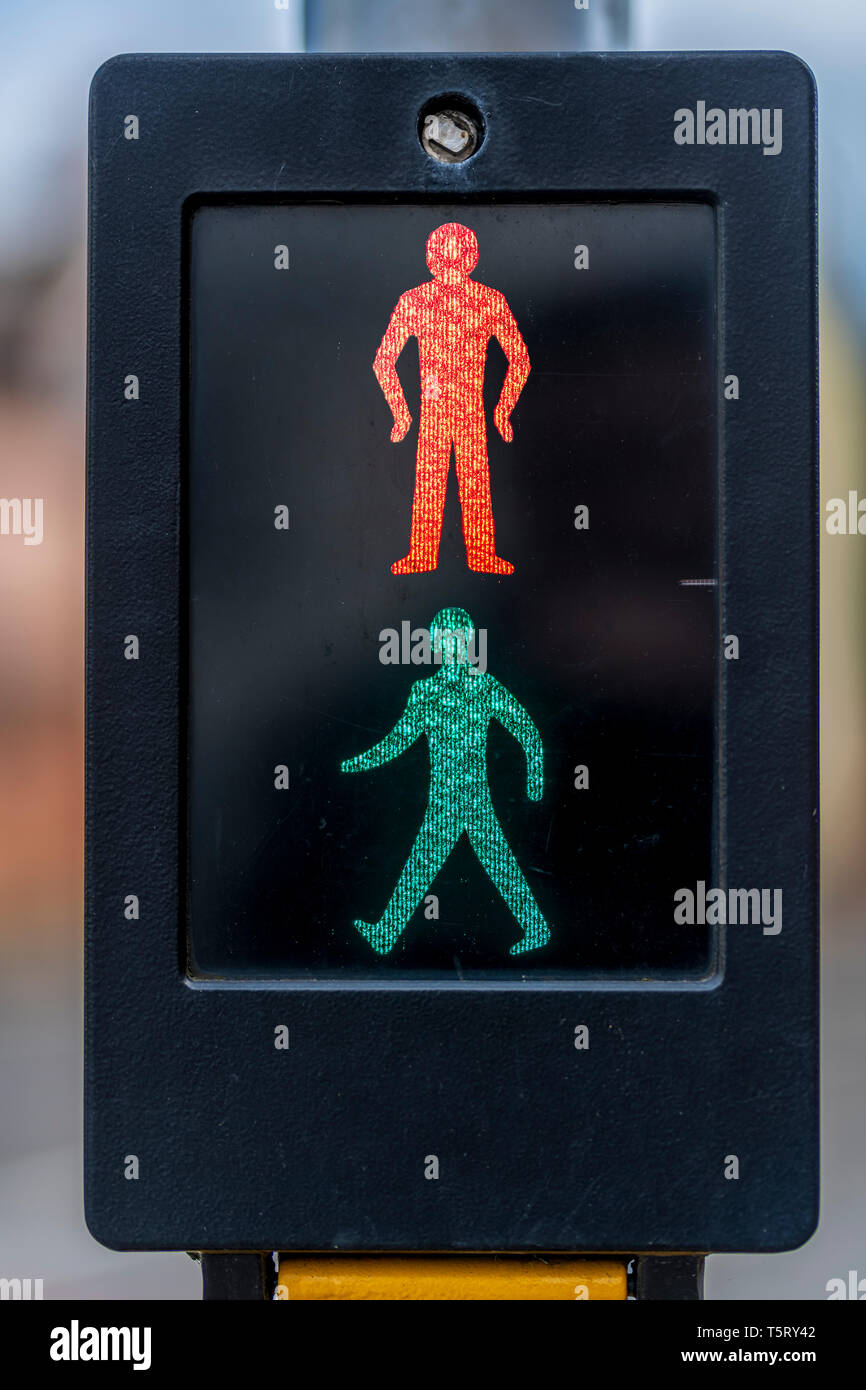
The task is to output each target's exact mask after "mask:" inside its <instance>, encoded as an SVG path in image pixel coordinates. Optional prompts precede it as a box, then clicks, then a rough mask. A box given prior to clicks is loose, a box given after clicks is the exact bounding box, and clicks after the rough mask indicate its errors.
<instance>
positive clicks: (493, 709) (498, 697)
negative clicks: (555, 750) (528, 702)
mask: <svg viewBox="0 0 866 1390" xmlns="http://www.w3.org/2000/svg"><path fill="white" fill-rule="evenodd" d="M491 679H492V677H491ZM490 713H491V714H492V715H493V716H494V718H496V719H498V720H499V722H500V724H501V725H502V726H503V727H504V728H506V729H507V730H508V732H509V733H510V734H512V735H513V736H514V738H516V739H517V742H518V743H519V744H520V745H521V746H522V748H523V751H524V753H525V754H526V794H527V796H528V797H529V799H530V801H540V800H541V794H542V791H543V790H544V749H543V747H542V744H541V734H540V733H539V732H538V730H537V729H536V727H535V725H534V724H533V722H532V720H531V719H530V717H529V715H528V714H527V713H526V710H525V709H524V708H523V706H522V704H521V703H520V701H519V700H516V699H515V698H514V696H513V695H512V694H511V692H510V691H509V690H506V689H505V686H504V685H500V684H499V681H497V680H493V692H492V696H491V701H490Z"/></svg>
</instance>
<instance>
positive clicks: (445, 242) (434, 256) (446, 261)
mask: <svg viewBox="0 0 866 1390" xmlns="http://www.w3.org/2000/svg"><path fill="white" fill-rule="evenodd" d="M427 264H428V266H429V267H430V273H431V275H432V276H433V277H434V279H436V280H441V281H442V282H443V283H444V284H446V285H454V284H456V283H457V282H458V281H459V280H465V279H466V278H467V276H469V275H471V273H472V271H473V270H474V269H475V267H476V265H477V264H478V238H477V237H476V235H475V233H474V232H473V231H472V229H471V228H470V227H464V226H463V224H462V223H461V222H445V223H444V224H443V225H442V226H441V227H437V228H436V230H435V232H431V233H430V235H429V237H428V238H427Z"/></svg>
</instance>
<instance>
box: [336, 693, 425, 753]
mask: <svg viewBox="0 0 866 1390" xmlns="http://www.w3.org/2000/svg"><path fill="white" fill-rule="evenodd" d="M422 724H423V721H422V719H421V712H420V710H419V708H418V702H417V700H416V698H415V687H414V686H413V687H412V689H411V691H410V692H409V699H408V701H407V703H406V708H405V709H404V711H403V713H402V714H401V715H400V718H399V719H398V720H397V723H396V724H395V725H394V727H393V729H392V730H391V732H390V734H386V735H385V737H384V738H383V739H381V741H380V742H379V743H374V744H373V747H372V748H368V749H367V751H366V753H359V754H358V755H357V757H354V758H347V759H346V761H345V762H343V763H340V771H341V772H369V770H370V768H371V767H381V766H382V764H383V763H389V762H390V761H391V760H392V758H399V756H400V754H401V753H404V752H405V751H406V749H407V748H410V747H411V746H412V744H413V743H414V742H415V740H416V738H418V737H419V735H420V734H421V733H423V727H422Z"/></svg>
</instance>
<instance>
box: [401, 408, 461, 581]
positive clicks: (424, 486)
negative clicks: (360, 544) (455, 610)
mask: <svg viewBox="0 0 866 1390" xmlns="http://www.w3.org/2000/svg"><path fill="white" fill-rule="evenodd" d="M450 462H451V431H450V429H448V428H447V427H446V423H445V421H444V420H443V419H441V417H438V416H436V415H434V414H433V412H432V411H428V412H425V411H424V410H423V408H422V411H421V422H420V425H419V430H418V458H417V462H416V464H415V496H414V498H413V500H412V534H411V540H410V542H409V554H408V555H406V556H405V557H404V558H403V559H402V560H397V561H396V563H395V564H393V565H392V566H391V573H392V574H422V573H424V571H426V570H435V568H436V566H437V564H438V563H439V538H440V536H441V535H442V514H443V512H444V510H445V486H446V483H447V480H448V465H449V463H450Z"/></svg>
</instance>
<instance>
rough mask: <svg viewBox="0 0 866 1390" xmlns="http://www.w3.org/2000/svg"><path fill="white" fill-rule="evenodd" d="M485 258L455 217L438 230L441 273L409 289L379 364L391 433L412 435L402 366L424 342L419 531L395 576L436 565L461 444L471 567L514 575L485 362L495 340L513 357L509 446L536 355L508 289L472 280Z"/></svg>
mask: <svg viewBox="0 0 866 1390" xmlns="http://www.w3.org/2000/svg"><path fill="white" fill-rule="evenodd" d="M477 262H478V239H477V237H476V236H475V233H474V232H473V231H472V230H471V229H470V228H469V227H464V226H462V225H461V223H459V222H446V223H445V224H444V226H442V227H437V228H436V230H435V232H431V234H430V236H429V237H428V239H427V264H428V266H429V267H430V272H431V274H432V276H433V279H432V280H428V281H427V283H426V284H424V285H418V286H417V287H416V288H415V289H413V290H407V291H406V293H405V294H403V295H401V296H400V298H399V299H398V301H397V305H396V308H395V309H394V312H393V314H392V315H391V321H390V323H389V324H388V328H387V330H386V332H385V336H384V338H383V339H382V341H381V343H380V344H379V351H378V352H377V353H376V359H375V361H374V363H373V371H374V372H375V373H376V378H377V380H378V382H379V385H380V386H381V388H382V390H383V391H384V393H385V397H386V399H387V401H388V404H389V405H390V407H391V412H392V414H393V416H394V428H393V429H392V431H391V439H392V440H393V441H394V443H398V442H399V441H400V440H401V439H405V438H406V435H407V433H408V430H409V426H410V425H411V423H412V416H411V415H410V414H409V408H408V406H407V404H406V397H405V396H404V395H403V388H402V387H401V385H400V379H399V377H398V376H397V366H396V363H397V358H398V357H399V356H400V353H401V352H402V350H403V348H404V346H405V344H406V342H407V340H408V339H409V338H412V337H415V338H417V339H418V351H419V356H420V360H421V419H420V422H419V428H418V456H417V462H416V465H415V496H414V499H413V502H412V533H411V539H410V544H409V554H408V555H406V556H405V557H404V558H403V559H402V560H398V561H397V562H396V564H393V565H392V566H391V572H392V574H421V573H424V572H425V571H427V570H435V568H436V565H437V563H438V559H439V538H440V536H441V534H442V513H443V511H444V507H445V485H446V482H447V479H448V469H449V467H450V463H451V450H452V448H453V450H454V464H455V468H456V471H457V483H458V487H459V490H460V508H461V511H462V513H463V538H464V540H465V542H466V559H467V562H468V564H469V568H470V569H472V570H480V571H481V572H482V573H484V574H513V573H514V566H513V565H512V564H509V562H508V561H507V560H502V559H500V557H499V556H498V555H497V554H496V544H495V538H494V527H493V505H492V503H491V500H490V467H489V464H488V462H487V430H486V426H485V420H484V399H483V392H484V362H485V358H486V356H487V344H488V343H489V342H490V339H491V338H495V339H496V341H497V342H498V343H499V345H500V347H501V348H502V350H503V352H504V353H505V356H506V357H507V358H508V374H507V376H506V378H505V381H504V383H503V386H502V391H501V393H500V396H499V403H498V405H497V406H496V410H495V412H494V415H493V421H494V424H495V425H496V428H497V430H498V431H499V433H500V434H501V435H502V438H503V439H504V440H505V442H506V444H509V443H510V442H511V439H512V437H513V436H512V430H511V423H510V419H509V417H510V415H511V412H512V410H513V409H514V407H515V405H516V403H517V398H518V396H519V395H520V393H521V391H522V390H523V386H524V383H525V382H526V378H527V377H528V376H529V353H528V352H527V351H526V344H525V343H524V341H523V339H522V337H521V336H520V329H519V328H518V327H517V324H516V323H515V321H514V316H513V314H512V312H511V310H510V309H509V307H508V303H507V301H506V299H505V296H504V295H502V294H500V293H499V291H498V290H493V289H490V288H489V286H487V285H480V284H479V283H478V281H477V280H473V279H472V278H471V275H472V271H473V270H474V269H475V266H476V264H477Z"/></svg>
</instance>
